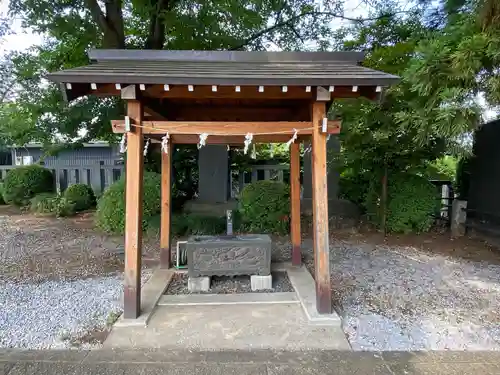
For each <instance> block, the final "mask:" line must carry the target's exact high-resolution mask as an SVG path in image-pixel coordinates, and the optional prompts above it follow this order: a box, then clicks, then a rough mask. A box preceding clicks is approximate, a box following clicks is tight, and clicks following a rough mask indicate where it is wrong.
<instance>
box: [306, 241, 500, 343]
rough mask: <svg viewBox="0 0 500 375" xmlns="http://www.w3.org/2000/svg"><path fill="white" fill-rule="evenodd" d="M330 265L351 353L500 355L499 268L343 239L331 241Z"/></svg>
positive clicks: (419, 251) (309, 258) (338, 307)
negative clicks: (487, 352)
mask: <svg viewBox="0 0 500 375" xmlns="http://www.w3.org/2000/svg"><path fill="white" fill-rule="evenodd" d="M306 259H307V261H306V263H307V266H308V268H310V269H312V262H311V260H312V255H311V251H310V250H309V251H308V252H306ZM330 261H331V276H332V288H333V304H334V306H335V308H336V310H338V311H339V312H340V314H341V315H342V317H343V324H344V331H345V332H346V335H347V336H348V338H349V341H350V342H351V345H352V346H353V348H354V349H355V350H500V266H499V265H496V264H489V263H488V262H486V261H482V262H478V261H470V260H466V259H461V258H458V257H449V256H443V255H437V254H432V253H429V252H424V251H421V250H418V249H416V248H414V247H395V246H386V245H371V244H360V243H350V242H349V241H333V243H332V246H331V248H330Z"/></svg>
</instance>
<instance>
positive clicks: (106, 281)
mask: <svg viewBox="0 0 500 375" xmlns="http://www.w3.org/2000/svg"><path fill="white" fill-rule="evenodd" d="M122 241H123V239H122V238H121V237H111V236H107V235H104V234H101V233H98V232H96V231H95V230H93V220H92V216H91V215H80V216H77V217H76V218H72V219H64V220H59V219H54V218H50V217H39V216H33V215H30V214H27V213H21V212H19V210H14V209H13V208H10V207H6V206H0V347H8V348H24V349H48V348H64V347H73V346H75V344H77V345H79V346H80V347H82V346H83V347H93V346H95V345H96V344H97V345H98V344H99V343H98V342H96V340H95V339H96V337H100V338H105V334H106V329H107V325H108V323H110V322H111V320H114V319H113V318H116V317H117V316H118V315H119V314H121V308H122V302H121V298H122V292H123V286H122V285H123V276H122V270H123V259H122V258H121V257H120V256H117V255H116V253H117V251H119V249H120V248H122V246H123V245H122ZM150 275H151V271H150V270H147V269H144V270H143V277H142V278H143V282H144V281H145V280H147V279H148V278H149V276H150ZM97 341H99V340H97ZM88 342H92V343H93V345H90V344H88Z"/></svg>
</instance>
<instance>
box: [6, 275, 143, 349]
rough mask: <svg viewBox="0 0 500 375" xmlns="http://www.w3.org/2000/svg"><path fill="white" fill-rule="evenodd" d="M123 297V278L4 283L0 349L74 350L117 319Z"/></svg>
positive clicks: (120, 276) (116, 276) (108, 277)
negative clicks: (70, 348) (73, 348)
mask: <svg viewBox="0 0 500 375" xmlns="http://www.w3.org/2000/svg"><path fill="white" fill-rule="evenodd" d="M150 276H151V271H149V270H146V271H143V274H142V282H143V283H144V282H146V281H147V279H148V278H149V277H150ZM122 293H123V277H122V275H115V276H106V277H96V278H87V279H83V280H73V281H65V280H62V281H45V282H42V283H40V284H33V283H4V284H2V285H1V288H0V306H1V307H2V308H1V309H0V347H4V348H23V349H62V348H68V347H73V346H74V343H75V342H79V341H80V338H82V337H85V336H92V333H94V332H99V331H103V330H106V329H107V328H109V325H110V324H112V323H113V322H114V320H115V319H116V318H117V317H118V316H119V315H121V313H122V301H121V300H122ZM84 341H85V340H84ZM96 345H99V343H93V344H92V345H85V344H82V345H79V346H80V347H82V346H83V347H84V348H85V347H87V348H88V347H95V346H96Z"/></svg>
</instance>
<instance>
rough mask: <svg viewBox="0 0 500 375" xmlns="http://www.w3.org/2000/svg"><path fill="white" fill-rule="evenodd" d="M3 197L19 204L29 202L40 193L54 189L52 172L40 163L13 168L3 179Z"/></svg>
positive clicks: (9, 201) (22, 204) (7, 201)
mask: <svg viewBox="0 0 500 375" xmlns="http://www.w3.org/2000/svg"><path fill="white" fill-rule="evenodd" d="M3 188H4V189H3V198H4V200H5V202H6V203H9V204H15V205H17V206H25V205H27V204H29V201H30V199H31V198H33V197H34V196H35V195H37V194H39V193H51V192H53V191H54V179H53V176H52V172H51V171H49V170H48V169H45V168H43V167H41V166H39V165H27V166H22V167H17V168H15V169H11V170H10V171H9V172H8V173H7V175H6V176H5V179H4V180H3Z"/></svg>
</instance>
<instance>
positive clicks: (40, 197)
mask: <svg viewBox="0 0 500 375" xmlns="http://www.w3.org/2000/svg"><path fill="white" fill-rule="evenodd" d="M57 201H58V197H57V195H55V194H53V193H40V194H37V195H35V196H34V197H33V198H31V200H30V210H31V211H33V212H35V213H37V214H52V213H55V212H56V206H57Z"/></svg>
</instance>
